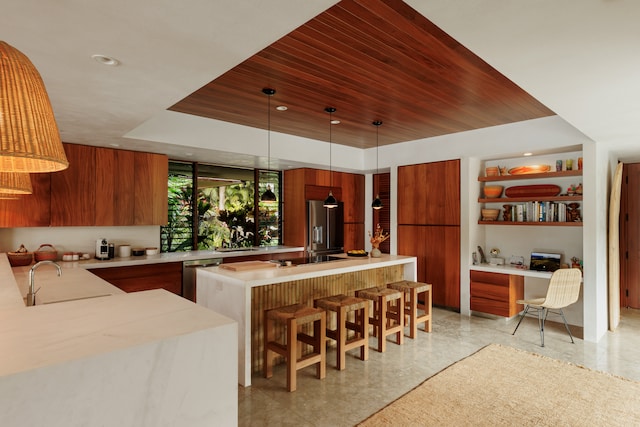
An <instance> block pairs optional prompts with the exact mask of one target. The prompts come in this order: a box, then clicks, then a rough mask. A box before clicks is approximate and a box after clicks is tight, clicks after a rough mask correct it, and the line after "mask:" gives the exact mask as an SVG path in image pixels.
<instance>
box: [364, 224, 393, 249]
mask: <svg viewBox="0 0 640 427" xmlns="http://www.w3.org/2000/svg"><path fill="white" fill-rule="evenodd" d="M389 237H390V236H389V233H387V234H384V230H383V229H382V227H380V224H378V225H377V227H376V230H375V232H374V233H373V236H372V235H371V232H369V241H370V242H371V246H372V247H373V248H374V249H378V246H380V243H382V242H384V241H385V240H387V239H388V238H389Z"/></svg>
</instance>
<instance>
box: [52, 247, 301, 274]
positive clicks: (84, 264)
mask: <svg viewBox="0 0 640 427" xmlns="http://www.w3.org/2000/svg"><path fill="white" fill-rule="evenodd" d="M304 250H305V249H304V248H303V247H298V246H265V247H254V248H251V249H244V248H241V249H238V250H232V249H223V250H218V251H215V250H206V251H188V252H165V253H159V254H157V255H142V256H130V257H127V258H120V257H115V258H113V259H108V260H99V259H95V258H93V259H89V260H84V261H71V262H62V261H61V262H60V263H59V264H61V265H62V264H67V265H69V266H77V267H81V268H84V269H93V268H109V267H127V266H132V265H144V264H159V263H166V262H183V261H194V260H198V259H208V258H222V259H224V258H233V257H240V256H243V257H244V256H254V255H265V254H278V253H287V252H303V251H304Z"/></svg>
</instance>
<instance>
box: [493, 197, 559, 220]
mask: <svg viewBox="0 0 640 427" xmlns="http://www.w3.org/2000/svg"><path fill="white" fill-rule="evenodd" d="M505 220H506V221H512V222H567V204H566V203H563V202H538V201H532V202H526V203H518V204H515V205H512V208H511V217H510V218H509V219H505Z"/></svg>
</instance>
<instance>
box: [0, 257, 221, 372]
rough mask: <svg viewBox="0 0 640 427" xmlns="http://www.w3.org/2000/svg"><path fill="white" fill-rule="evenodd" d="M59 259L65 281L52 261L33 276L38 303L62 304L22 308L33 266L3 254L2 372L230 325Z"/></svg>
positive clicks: (159, 292) (178, 300)
mask: <svg viewBox="0 0 640 427" xmlns="http://www.w3.org/2000/svg"><path fill="white" fill-rule="evenodd" d="M60 264H61V265H62V267H63V272H62V276H61V277H60V278H58V277H57V276H56V269H55V268H54V267H52V266H50V265H43V266H41V267H40V268H39V269H38V270H37V271H36V273H35V283H36V288H37V287H41V289H40V291H39V292H38V293H37V297H36V302H37V303H38V302H39V300H40V299H41V298H45V297H47V298H50V301H48V302H55V301H58V303H56V304H41V305H36V306H34V307H25V305H24V300H23V297H24V295H23V294H22V292H21V289H22V290H24V291H25V293H26V287H27V277H28V270H29V267H15V268H13V269H12V268H11V266H10V264H9V261H8V259H7V257H6V254H4V253H0V348H2V349H3V351H0V376H4V375H10V374H15V373H18V372H22V371H26V370H31V369H36V368H40V367H43V366H48V365H54V364H57V363H61V362H65V361H71V360H79V359H81V358H83V357H86V356H89V355H96V354H100V353H107V352H110V351H114V350H117V349H121V348H125V347H133V346H137V345H139V344H142V343H147V342H151V341H158V340H163V339H169V338H171V337H175V336H178V335H183V334H186V333H190V332H194V331H198V330H202V329H205V328H215V327H217V326H221V325H226V324H229V323H233V321H232V320H231V319H229V318H227V317H225V316H222V315H220V314H218V313H215V312H213V311H211V310H209V309H206V308H203V307H201V306H198V305H196V304H194V303H192V302H191V301H188V300H186V299H184V298H182V297H179V296H177V295H174V294H172V293H170V292H168V291H165V290H163V289H156V290H151V291H142V292H134V293H123V292H122V291H121V290H120V289H118V288H116V287H114V286H112V285H110V284H109V283H107V282H105V281H104V280H102V279H100V278H98V277H97V276H95V275H94V274H91V273H90V272H89V271H86V270H85V269H83V268H78V267H77V266H75V267H74V266H72V265H70V264H73V263H69V265H67V264H68V263H60ZM14 273H15V277H14ZM18 282H21V283H20V285H18ZM106 294H110V296H104V295H106ZM98 296H101V297H98ZM54 300H55V301H54Z"/></svg>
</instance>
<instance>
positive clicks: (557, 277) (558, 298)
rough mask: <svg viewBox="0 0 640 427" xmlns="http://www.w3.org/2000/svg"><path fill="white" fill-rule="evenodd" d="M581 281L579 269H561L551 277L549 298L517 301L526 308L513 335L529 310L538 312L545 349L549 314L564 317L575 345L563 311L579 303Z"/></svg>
mask: <svg viewBox="0 0 640 427" xmlns="http://www.w3.org/2000/svg"><path fill="white" fill-rule="evenodd" d="M581 280H582V272H581V271H580V270H579V269H577V268H561V269H559V270H556V271H555V272H554V273H553V275H552V276H551V281H550V282H549V289H548V290H547V296H546V297H545V298H535V299H528V300H518V301H516V302H517V303H518V304H524V305H525V307H524V311H523V312H522V314H521V315H520V320H519V321H518V324H517V325H516V328H515V329H514V330H513V333H512V334H511V335H515V333H516V331H517V330H518V326H520V323H521V322H522V319H524V316H526V314H527V313H528V312H529V310H536V311H537V313H538V325H539V326H540V345H541V347H544V322H545V320H546V319H547V315H548V314H549V312H551V313H553V314H559V315H560V316H562V320H563V321H564V327H565V328H567V332H568V333H569V337H570V338H571V342H572V343H573V342H574V341H573V335H571V331H570V330H569V325H567V319H565V317H564V312H563V311H562V309H563V308H564V307H567V306H569V305H571V304H573V303H574V302H576V301H578V296H579V295H580V282H581Z"/></svg>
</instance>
